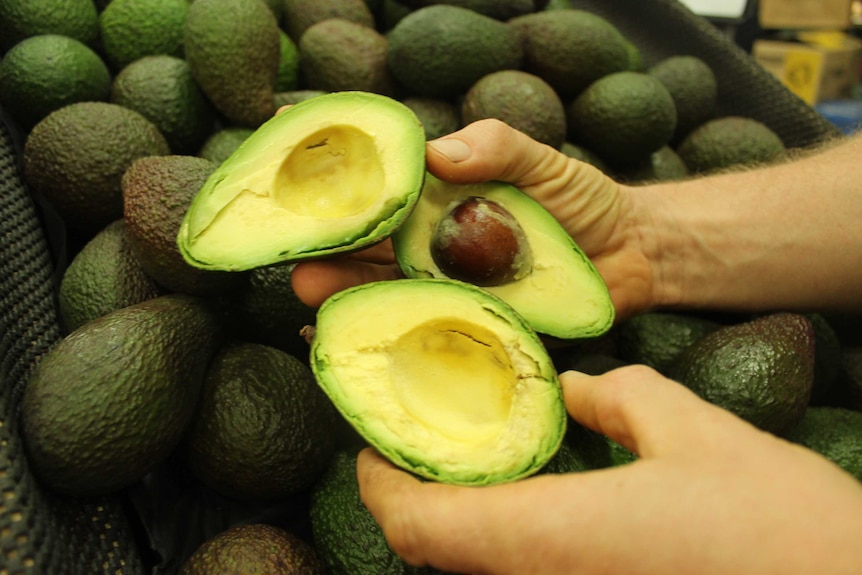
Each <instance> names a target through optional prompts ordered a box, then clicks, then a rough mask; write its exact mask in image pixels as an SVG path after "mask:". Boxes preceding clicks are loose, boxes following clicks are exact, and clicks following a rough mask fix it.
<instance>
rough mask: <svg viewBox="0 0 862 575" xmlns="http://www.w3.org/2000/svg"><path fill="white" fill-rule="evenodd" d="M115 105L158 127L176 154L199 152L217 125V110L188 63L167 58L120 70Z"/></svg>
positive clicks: (113, 97)
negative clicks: (136, 113)
mask: <svg viewBox="0 0 862 575" xmlns="http://www.w3.org/2000/svg"><path fill="white" fill-rule="evenodd" d="M111 102H113V103H115V104H119V105H120V106H124V107H126V108H129V109H130V110H135V111H136V112H139V113H140V114H141V115H143V116H144V117H145V118H147V119H148V120H150V121H151V122H152V123H153V124H155V126H156V127H157V128H158V129H159V131H161V133H162V135H164V137H165V139H166V140H167V141H168V145H169V146H170V148H171V152H173V153H174V154H193V153H195V152H197V151H198V149H199V148H200V147H201V145H202V144H203V143H204V140H205V139H206V138H207V137H208V136H209V135H210V134H211V133H212V131H213V127H214V126H215V122H216V112H215V108H214V107H213V105H212V104H211V103H210V102H209V100H207V98H206V96H204V94H203V92H202V91H201V89H200V88H199V87H198V84H197V82H196V81H195V79H194V77H193V76H192V73H191V69H190V68H189V65H188V62H186V61H185V60H184V59H182V58H177V57H176V56H169V55H166V54H159V55H154V56H144V57H142V58H139V59H138V60H135V61H134V62H132V63H131V64H129V65H128V66H126V67H125V68H123V69H122V70H120V72H119V73H118V74H117V75H116V76H115V77H114V82H113V85H112V86H111Z"/></svg>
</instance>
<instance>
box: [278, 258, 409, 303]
mask: <svg viewBox="0 0 862 575" xmlns="http://www.w3.org/2000/svg"><path fill="white" fill-rule="evenodd" d="M400 277H401V272H400V271H399V270H398V267H397V266H396V265H395V264H391V263H390V264H379V263H373V262H368V261H360V260H357V259H352V258H347V257H345V258H337V259H330V260H315V261H309V262H302V263H298V264H296V267H295V268H294V269H293V272H292V273H291V276H290V280H291V284H292V287H293V291H294V293H296V296H297V297H298V298H299V299H300V300H301V301H302V302H303V303H305V304H306V305H309V306H311V307H319V306H320V304H322V303H323V302H324V301H325V300H326V298H328V297H329V296H331V295H332V294H334V293H336V292H339V291H341V290H344V289H347V288H350V287H353V286H357V285H360V284H364V283H368V282H372V281H381V280H394V279H398V278H400Z"/></svg>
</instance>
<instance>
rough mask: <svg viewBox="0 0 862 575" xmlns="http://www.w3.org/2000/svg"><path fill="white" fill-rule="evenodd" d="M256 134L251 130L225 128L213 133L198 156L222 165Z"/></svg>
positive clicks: (205, 141)
mask: <svg viewBox="0 0 862 575" xmlns="http://www.w3.org/2000/svg"><path fill="white" fill-rule="evenodd" d="M253 133H254V130H253V129H251V128H242V127H230V126H229V127H224V128H219V129H218V130H216V131H214V132H212V133H211V134H210V135H209V136H208V137H207V139H206V140H204V143H203V144H202V145H201V148H200V150H198V154H197V155H198V156H200V157H201V158H205V159H207V160H209V161H211V162H214V163H215V164H216V165H218V164H221V163H222V162H224V161H225V160H227V159H228V158H229V157H230V156H231V154H233V153H234V152H235V151H236V149H237V148H239V145H240V144H242V143H243V142H245V141H246V140H247V139H248V137H249V136H251V135H252V134H253Z"/></svg>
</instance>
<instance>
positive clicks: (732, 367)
mask: <svg viewBox="0 0 862 575" xmlns="http://www.w3.org/2000/svg"><path fill="white" fill-rule="evenodd" d="M814 343H815V337H814V328H813V327H812V325H811V321H810V320H808V318H807V317H805V316H804V315H800V314H794V313H774V314H770V315H767V316H762V317H759V318H756V319H753V320H750V321H746V322H742V323H737V324H730V325H725V326H722V327H720V328H719V329H717V330H715V331H713V332H711V333H708V334H706V335H705V336H703V337H701V338H700V339H698V340H697V341H696V342H694V344H692V345H691V346H689V347H688V348H687V349H686V350H685V351H683V352H682V353H681V354H680V356H679V357H678V358H677V360H676V361H675V362H674V364H673V365H672V366H671V367H670V369H669V376H670V378H671V379H674V380H676V381H679V382H680V383H682V384H683V385H685V386H687V387H688V388H690V389H691V390H692V391H694V392H695V393H697V394H698V395H699V396H701V397H702V398H703V399H705V400H707V401H709V402H711V403H714V404H715V405H718V406H719V407H722V408H724V409H726V410H728V411H730V412H732V413H734V414H736V415H737V416H739V417H741V418H742V419H744V420H746V421H748V422H749V423H751V424H753V425H755V426H757V427H759V428H760V429H763V430H764V431H768V432H771V433H774V434H776V435H781V434H782V433H785V432H787V431H789V430H790V429H792V428H793V427H794V426H795V425H796V424H798V423H799V421H800V420H801V419H802V416H803V415H805V410H806V409H807V407H808V402H809V400H810V398H811V389H812V385H813V381H814Z"/></svg>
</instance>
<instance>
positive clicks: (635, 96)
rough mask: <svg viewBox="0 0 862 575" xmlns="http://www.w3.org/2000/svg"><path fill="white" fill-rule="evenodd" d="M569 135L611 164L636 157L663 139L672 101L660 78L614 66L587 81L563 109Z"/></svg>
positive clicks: (669, 132) (671, 124) (669, 131)
mask: <svg viewBox="0 0 862 575" xmlns="http://www.w3.org/2000/svg"><path fill="white" fill-rule="evenodd" d="M567 113H568V120H569V126H568V127H569V132H568V133H569V138H570V139H571V140H572V141H573V142H575V143H581V144H583V145H584V146H586V147H587V148H589V149H590V150H592V151H594V152H595V153H596V154H598V155H599V156H600V157H601V158H602V159H603V160H605V161H606V162H608V163H609V164H611V165H613V166H626V165H632V164H635V163H637V162H640V161H642V160H644V159H645V158H647V157H648V156H649V155H650V154H652V153H653V152H655V151H656V150H658V149H660V148H661V147H662V146H665V145H667V144H668V143H669V142H670V139H671V137H672V136H673V133H674V130H675V129H676V107H675V105H674V102H673V98H672V97H671V95H670V92H668V91H667V88H665V87H664V84H662V83H661V82H660V81H659V80H658V79H656V78H654V77H653V76H650V75H648V74H645V73H641V72H628V71H626V72H616V73H614V74H608V75H607V76H604V77H602V78H600V79H599V80H596V81H595V82H593V83H592V84H590V85H589V86H588V87H587V88H586V89H585V90H584V91H583V92H581V93H580V95H579V96H578V97H577V98H575V99H574V100H573V101H572V102H571V103H570V104H569V106H568V109H567Z"/></svg>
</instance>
